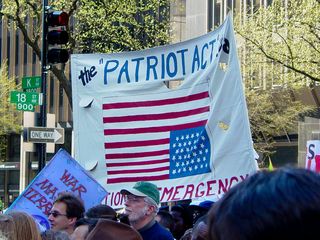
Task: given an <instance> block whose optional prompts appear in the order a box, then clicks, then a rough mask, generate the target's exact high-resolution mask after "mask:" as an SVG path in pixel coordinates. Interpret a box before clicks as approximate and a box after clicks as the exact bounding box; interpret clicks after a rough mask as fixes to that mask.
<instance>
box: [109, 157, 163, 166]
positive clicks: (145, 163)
mask: <svg viewBox="0 0 320 240" xmlns="http://www.w3.org/2000/svg"><path fill="white" fill-rule="evenodd" d="M166 162H169V158H167V159H160V160H151V161H142V162H127V161H126V162H117V163H107V164H106V166H107V167H123V166H140V165H148V164H158V163H166Z"/></svg>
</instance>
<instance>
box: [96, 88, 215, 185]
mask: <svg viewBox="0 0 320 240" xmlns="http://www.w3.org/2000/svg"><path fill="white" fill-rule="evenodd" d="M209 104H210V101H209V93H208V84H207V83H203V84H199V85H197V86H193V87H192V88H179V89H171V90H169V89H167V90H166V91H164V92H162V93H157V94H154V93H150V92H141V93H140V94H138V95H130V96H110V97H105V98H103V105H102V106H103V126H104V136H105V143H104V144H105V159H106V167H107V183H108V184H110V183H123V182H136V181H155V180H165V179H173V178H180V177H186V176H190V175H196V174H202V173H207V172H210V152H211V151H210V149H211V147H210V141H209V138H208V135H207V132H206V130H205V125H206V123H207V120H208V116H209V111H210V105H209Z"/></svg>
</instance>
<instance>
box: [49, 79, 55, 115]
mask: <svg viewBox="0 0 320 240" xmlns="http://www.w3.org/2000/svg"><path fill="white" fill-rule="evenodd" d="M49 81H50V84H49V86H50V88H49V92H50V93H49V97H50V98H49V107H50V112H54V78H53V76H52V74H50V80H49Z"/></svg>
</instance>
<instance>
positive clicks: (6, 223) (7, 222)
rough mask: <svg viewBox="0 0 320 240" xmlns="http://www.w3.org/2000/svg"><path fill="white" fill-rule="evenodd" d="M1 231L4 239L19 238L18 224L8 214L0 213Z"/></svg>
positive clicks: (15, 239) (12, 239)
mask: <svg viewBox="0 0 320 240" xmlns="http://www.w3.org/2000/svg"><path fill="white" fill-rule="evenodd" d="M0 233H1V237H2V238H3V239H8V240H17V239H18V238H17V231H16V226H15V223H14V221H13V218H12V217H11V216H9V215H6V214H0ZM2 238H0V239H2Z"/></svg>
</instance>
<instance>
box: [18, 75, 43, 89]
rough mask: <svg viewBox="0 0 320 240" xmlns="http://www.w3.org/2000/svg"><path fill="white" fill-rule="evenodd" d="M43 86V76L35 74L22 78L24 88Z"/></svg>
mask: <svg viewBox="0 0 320 240" xmlns="http://www.w3.org/2000/svg"><path fill="white" fill-rule="evenodd" d="M40 87H41V77H40V76H33V77H23V78H22V88H23V89H30V88H40Z"/></svg>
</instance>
